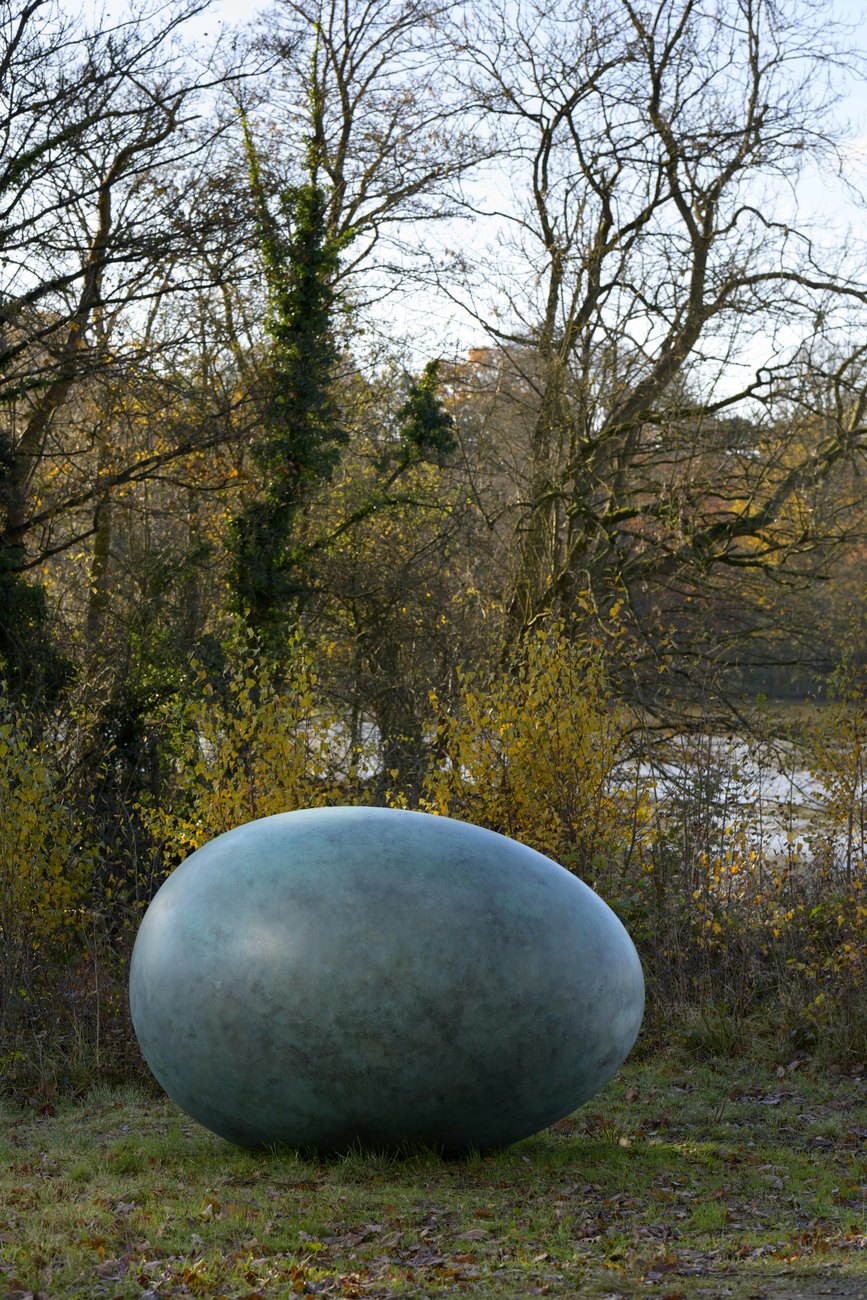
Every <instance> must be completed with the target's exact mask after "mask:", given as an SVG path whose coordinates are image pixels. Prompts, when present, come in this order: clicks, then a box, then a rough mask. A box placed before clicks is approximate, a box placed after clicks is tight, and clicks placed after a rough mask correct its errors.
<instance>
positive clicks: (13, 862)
mask: <svg viewBox="0 0 867 1300" xmlns="http://www.w3.org/2000/svg"><path fill="white" fill-rule="evenodd" d="M96 860H97V850H96V848H95V846H94V845H93V843H92V842H91V841H90V839H89V837H88V834H87V831H86V828H85V826H84V825H83V822H82V819H81V818H80V817H79V815H78V813H77V812H76V810H75V808H74V807H73V805H72V804H71V802H70V801H69V800H67V798H66V794H65V789H64V778H63V774H62V772H61V770H60V768H59V766H58V763H57V760H56V758H55V755H54V754H53V752H52V745H51V743H50V742H49V741H48V740H44V739H39V738H37V737H36V736H35V735H34V733H33V730H32V727H31V725H30V723H29V721H28V719H27V718H26V717H25V716H24V715H23V714H21V713H19V712H17V711H16V710H14V709H12V708H11V707H9V706H6V705H4V704H0V948H2V949H3V952H4V956H5V957H6V959H7V960H9V959H10V958H11V955H12V953H13V952H14V951H18V952H21V951H22V949H23V948H27V949H28V950H36V949H38V948H40V946H41V945H43V944H45V943H46V942H47V941H48V940H51V939H52V938H57V937H60V936H61V935H62V933H63V932H64V931H67V930H69V929H71V928H72V927H73V926H75V925H77V924H78V923H79V921H80V909H81V908H82V907H83V906H84V904H85V899H86V896H87V889H88V885H89V882H90V879H91V876H92V873H93V869H94V866H95V863H96Z"/></svg>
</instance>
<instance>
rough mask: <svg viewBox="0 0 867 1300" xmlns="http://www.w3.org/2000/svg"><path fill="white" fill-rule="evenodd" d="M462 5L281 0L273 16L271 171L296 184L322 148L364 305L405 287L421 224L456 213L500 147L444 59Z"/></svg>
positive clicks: (278, 184)
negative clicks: (315, 109)
mask: <svg viewBox="0 0 867 1300" xmlns="http://www.w3.org/2000/svg"><path fill="white" fill-rule="evenodd" d="M455 9H456V5H455V2H454V0H422V2H421V3H412V4H404V3H400V2H399V0H365V3H362V4H358V3H355V0H279V3H278V4H277V5H276V6H275V8H274V9H273V10H271V11H270V12H269V13H268V14H267V15H266V16H265V18H264V19H263V20H262V28H261V35H260V39H259V45H260V47H261V48H263V49H264V50H265V51H266V52H267V53H268V54H270V55H271V56H272V57H273V59H274V65H273V67H272V68H271V69H270V71H269V73H268V77H267V88H266V90H265V92H264V94H263V98H262V104H261V110H262V118H263V121H264V123H265V124H266V125H267V128H268V130H267V136H265V135H262V137H261V139H258V138H257V146H258V148H259V151H260V153H261V154H262V156H263V164H264V167H265V174H266V178H267V179H269V180H270V184H271V186H272V188H273V189H274V191H275V192H283V191H285V190H286V187H287V185H291V184H292V183H293V182H295V181H296V180H297V178H298V175H299V171H300V168H301V165H302V162H303V158H304V156H305V146H306V144H307V143H309V144H311V145H312V146H313V147H314V149H315V151H316V156H317V158H318V159H319V160H320V165H321V168H322V175H323V180H324V181H325V183H326V184H327V188H328V196H329V210H328V231H329V236H330V238H331V239H335V240H336V239H343V240H344V241H346V240H347V238H348V237H351V243H349V245H348V251H347V252H346V253H345V255H344V257H343V258H342V260H341V268H340V274H339V279H340V281H341V282H343V284H344V285H345V286H346V285H348V284H349V283H352V284H354V286H355V289H354V296H355V301H356V304H357V303H358V302H359V301H362V300H364V299H366V298H373V299H377V298H378V297H379V296H380V295H381V294H383V293H387V292H391V291H393V290H394V289H395V288H398V287H400V286H401V284H403V283H405V280H406V277H407V271H408V267H409V266H410V265H411V264H412V263H413V261H414V260H415V258H416V257H417V253H418V247H417V241H418V228H417V227H416V226H414V224H413V223H416V222H427V221H429V220H431V219H435V218H439V217H443V216H447V215H449V214H450V213H453V212H454V211H455V210H456V203H455V196H456V186H457V183H458V182H459V180H460V178H461V177H462V176H464V175H465V173H466V172H467V171H468V170H469V169H470V168H471V167H473V166H474V165H475V164H477V163H478V162H479V160H480V159H481V158H482V157H483V156H485V154H486V153H487V152H488V151H489V147H488V146H487V145H486V144H485V143H484V142H483V141H482V139H481V137H480V136H479V135H478V134H477V133H475V132H474V131H472V130H471V127H470V124H469V121H468V118H467V114H466V94H465V92H464V90H463V88H462V87H461V85H460V83H459V82H458V80H457V79H456V78H454V77H453V76H452V75H451V71H450V65H449V63H448V61H447V60H446V59H444V55H445V54H446V53H447V48H448V47H447V43H446V40H445V34H444V28H445V23H446V20H447V19H448V17H449V15H450V14H451V13H452V11H454V10H455ZM314 102H315V103H316V104H317V105H318V106H320V108H321V112H319V113H318V114H317V115H315V120H314V115H313V114H312V113H311V111H310V105H311V103H314ZM362 270H364V271H366V272H367V279H366V287H365V289H364V290H362V289H361V288H360V285H359V274H360V272H361V271H362Z"/></svg>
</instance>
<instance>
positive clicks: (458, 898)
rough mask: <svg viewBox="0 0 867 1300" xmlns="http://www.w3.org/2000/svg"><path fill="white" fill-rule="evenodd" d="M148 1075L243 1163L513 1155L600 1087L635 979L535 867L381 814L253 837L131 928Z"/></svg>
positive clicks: (437, 821) (630, 962) (609, 939)
mask: <svg viewBox="0 0 867 1300" xmlns="http://www.w3.org/2000/svg"><path fill="white" fill-rule="evenodd" d="M130 1005H131V1009H132V1018H133V1023H134V1025H135V1031H136V1034H137V1036H138V1040H139V1043H140V1045H141V1049H142V1052H143V1054H144V1057H145V1060H146V1061H147V1063H148V1065H149V1066H150V1068H151V1069H152V1070H153V1072H154V1074H155V1075H156V1077H157V1079H158V1080H159V1081H160V1083H161V1084H162V1086H163V1087H164V1088H165V1090H166V1092H167V1093H168V1094H169V1096H170V1097H171V1098H172V1099H173V1100H174V1101H175V1102H177V1104H178V1105H179V1106H181V1107H182V1108H183V1109H184V1110H185V1111H187V1113H188V1114H190V1115H192V1116H193V1117H194V1118H195V1119H197V1120H199V1121H200V1122H201V1123H202V1124H204V1125H206V1126H207V1127H208V1128H209V1129H212V1130H213V1131H214V1132H215V1133H219V1134H220V1135H221V1136H222V1137H225V1138H228V1139H229V1140H230V1141H232V1142H237V1143H240V1144H241V1145H242V1146H259V1145H262V1144H272V1143H286V1144H288V1145H289V1146H292V1147H296V1146H302V1147H303V1146H313V1147H317V1148H319V1149H321V1150H341V1149H344V1148H346V1147H348V1146H349V1145H351V1144H352V1143H355V1142H360V1143H362V1144H365V1145H368V1144H369V1145H373V1146H385V1147H393V1146H396V1145H398V1144H401V1143H405V1142H410V1143H415V1142H423V1143H427V1144H431V1145H434V1146H436V1147H439V1148H444V1149H447V1150H460V1149H464V1148H466V1147H469V1146H477V1147H487V1146H494V1145H500V1144H504V1143H508V1142H514V1141H516V1140H517V1139H518V1138H522V1137H526V1136H527V1135H529V1134H531V1133H535V1132H537V1131H538V1130H539V1129H541V1128H544V1127H545V1126H546V1125H548V1124H551V1123H552V1122H553V1121H554V1120H557V1119H560V1118H562V1117H563V1116H564V1115H567V1114H569V1113H570V1112H571V1111H573V1110H574V1109H575V1107H576V1106H578V1105H580V1104H581V1102H583V1101H586V1099H587V1098H588V1097H590V1096H591V1095H592V1094H593V1093H595V1092H596V1091H597V1090H598V1089H599V1088H600V1087H601V1086H602V1085H603V1084H604V1083H605V1081H606V1080H607V1079H608V1078H610V1076H611V1075H612V1074H613V1073H614V1072H615V1071H616V1070H617V1068H618V1067H619V1066H620V1064H621V1063H622V1061H623V1060H624V1058H625V1057H626V1055H627V1054H628V1052H629V1050H630V1048H631V1047H632V1044H633V1042H634V1041H635V1037H636V1035H637V1033H638V1029H639V1026H640V1024H641V1017H642V1014H643V1009H644V981H643V979H642V974H641V965H640V963H639V960H638V956H637V954H636V951H635V948H634V947H633V945H632V941H631V940H630V938H629V936H628V934H627V933H626V931H625V930H624V928H623V926H622V925H621V923H620V921H618V919H617V917H616V916H615V915H614V913H613V912H612V911H611V910H610V908H609V907H608V906H607V905H606V904H605V903H604V902H603V901H602V899H601V898H599V897H598V895H597V894H595V893H594V892H593V891H592V890H591V889H589V888H588V887H587V886H586V885H584V884H582V882H581V881H580V880H578V879H576V877H575V876H572V875H570V874H569V872H568V871H566V870H564V869H563V868H562V867H560V866H557V864H556V863H554V862H552V861H550V859H548V858H546V857H543V856H542V854H541V853H537V852H535V850H533V849H529V848H527V847H526V846H525V845H522V844H519V843H517V842H516V841H515V840H511V839H507V838H506V837H505V836H503V835H497V834H495V833H494V832H493V831H488V830H483V829H481V828H480V827H478V826H470V825H468V824H466V823H464V822H459V821H453V820H451V819H450V818H447V817H431V816H429V815H427V814H425V813H415V812H403V811H396V810H393V809H383V808H316V809H308V810H304V811H301V812H291V813H282V814H280V815H278V816H276V817H266V818H263V819H262V820H261V821H254V822H250V823H248V824H247V825H245V826H240V827H238V828H237V829H236V830H233V831H229V832H228V833H227V834H225V835H220V836H219V837H218V838H217V839H215V840H212V841H211V842H210V843H209V844H206V845H205V846H204V847H203V848H201V849H199V850H198V851H197V852H196V853H194V854H193V855H192V856H191V857H190V858H188V859H187V861H186V862H184V863H183V864H182V866H180V867H179V868H178V869H177V870H176V871H175V872H174V873H173V874H172V875H171V876H170V877H169V879H168V880H167V881H166V882H165V884H164V885H163V886H162V888H161V889H160V890H159V892H158V893H157V895H156V897H155V898H154V900H153V902H152V903H151V905H150V907H149V908H148V911H147V913H146V915H145V917H144V920H143V922H142V925H141V929H140V931H139V934H138V937H137V939H136V944H135V950H134V952H133V958H132V970H131V974H130Z"/></svg>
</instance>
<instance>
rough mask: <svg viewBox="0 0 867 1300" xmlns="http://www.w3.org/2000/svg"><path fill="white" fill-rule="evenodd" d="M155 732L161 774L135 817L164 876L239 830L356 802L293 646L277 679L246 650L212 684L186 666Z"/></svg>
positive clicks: (298, 644)
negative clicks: (276, 816) (166, 759)
mask: <svg viewBox="0 0 867 1300" xmlns="http://www.w3.org/2000/svg"><path fill="white" fill-rule="evenodd" d="M163 729H164V739H165V741H166V747H167V751H168V753H169V754H170V755H171V759H170V773H169V776H168V780H167V782H166V783H165V789H164V793H163V796H162V798H161V800H160V802H159V804H153V805H149V806H146V807H144V808H143V809H142V814H143V817H144V819H145V822H146V824H147V825H148V827H149V828H150V831H151V833H152V835H153V837H154V841H155V843H156V845H157V846H158V848H159V849H160V850H161V851H162V852H163V853H164V854H165V855H166V862H165V865H166V866H167V867H170V866H171V865H172V864H173V863H174V862H176V861H178V860H179V859H181V858H183V857H186V856H188V855H189V854H190V853H192V852H193V851H194V850H195V849H197V848H199V847H201V845H203V844H205V843H207V841H208V840H211V839H213V837H214V836H216V835H220V834H222V833H223V832H224V831H228V830H231V829H233V828H234V827H235V826H239V825H241V824H242V823H243V822H248V821H252V820H254V819H255V818H258V817H267V816H270V815H271V814H272V813H278V812H288V811H291V810H292V809H295V808H310V807H321V806H322V805H325V804H333V803H347V802H358V800H359V799H360V798H361V797H362V795H361V791H360V787H359V786H358V783H357V780H356V776H357V769H356V760H357V757H358V756H357V755H353V754H351V753H347V752H346V751H347V746H346V741H345V730H344V728H343V727H342V726H341V720H340V718H339V717H338V716H337V714H336V712H335V711H334V710H332V709H330V708H329V707H328V705H327V704H326V703H325V702H324V701H323V699H322V698H321V696H320V694H319V692H318V683H317V676H316V672H315V670H314V668H313V664H312V661H311V659H310V657H309V655H308V653H307V652H306V650H305V648H304V645H303V642H302V641H301V639H300V637H296V638H295V639H294V640H293V641H292V642H291V643H290V644H289V646H288V647H287V656H286V659H285V661H284V663H282V664H281V665H280V667H279V669H278V668H277V666H275V665H274V664H273V663H271V662H269V661H268V660H267V659H265V658H263V657H262V656H261V655H260V654H259V653H258V652H257V651H256V649H255V647H253V646H251V647H248V649H247V651H246V652H245V653H243V654H242V655H241V656H240V657H239V658H238V659H237V660H236V662H235V664H234V666H232V667H230V668H229V669H228V670H227V671H226V673H225V675H224V676H223V677H221V678H220V679H219V680H218V681H214V680H212V679H211V677H210V676H209V674H208V672H207V671H206V670H205V668H204V667H202V666H201V665H196V664H194V665H193V670H192V677H191V683H190V687H189V689H188V691H187V695H186V698H185V699H178V700H176V701H174V702H173V704H172V706H171V709H170V711H168V712H167V713H166V715H165V717H164V721H163Z"/></svg>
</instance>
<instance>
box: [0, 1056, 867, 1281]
mask: <svg viewBox="0 0 867 1300" xmlns="http://www.w3.org/2000/svg"><path fill="white" fill-rule="evenodd" d="M864 1094H865V1079H864V1074H863V1071H859V1070H858V1069H855V1070H853V1071H851V1072H849V1073H847V1074H840V1073H837V1074H833V1073H824V1072H820V1071H819V1070H817V1069H814V1068H813V1067H811V1066H810V1065H809V1064H808V1063H806V1062H804V1063H797V1062H796V1063H790V1064H789V1065H788V1066H787V1067H783V1066H780V1067H778V1068H777V1069H775V1068H774V1067H773V1066H770V1067H769V1066H759V1065H753V1064H745V1063H743V1062H732V1061H713V1062H701V1063H698V1062H696V1061H691V1060H689V1059H687V1058H683V1057H676V1056H673V1055H671V1056H666V1057H655V1058H653V1059H651V1060H646V1061H638V1062H634V1063H631V1064H629V1065H628V1066H627V1067H626V1068H624V1070H623V1071H622V1072H621V1074H620V1076H619V1077H618V1079H617V1080H615V1081H614V1082H612V1083H611V1084H609V1085H608V1087H607V1088H606V1089H605V1090H604V1091H603V1093H602V1094H601V1095H600V1096H599V1097H597V1098H595V1099H594V1100H593V1101H592V1102H590V1103H589V1104H588V1105H587V1106H585V1107H584V1108H582V1109H581V1110H580V1111H579V1112H577V1113H576V1114H575V1115H574V1116H573V1117H571V1118H570V1119H568V1120H564V1121H562V1122H561V1123H559V1124H557V1125H555V1127H554V1128H553V1129H552V1130H548V1131H547V1132H545V1133H543V1134H540V1135H538V1136H537V1137H534V1138H531V1139H529V1140H527V1141H525V1142H522V1143H520V1144H518V1145H516V1146H514V1147H512V1148H510V1149H509V1150H507V1151H505V1152H502V1153H498V1154H496V1155H490V1154H485V1155H479V1154H475V1155H472V1156H470V1157H469V1158H466V1159H462V1160H446V1161H444V1160H441V1159H439V1158H438V1157H437V1156H436V1155H434V1154H431V1153H415V1154H412V1155H410V1156H407V1157H406V1158H404V1159H401V1160H397V1159H386V1158H383V1157H375V1156H370V1155H364V1154H351V1155H349V1156H347V1157H344V1158H342V1159H339V1160H331V1161H328V1162H320V1161H308V1160H303V1159H300V1158H298V1157H297V1156H296V1155H295V1154H293V1153H286V1152H282V1153H276V1154H275V1153H268V1152H264V1153H250V1152H245V1151H241V1150H238V1149H236V1148H234V1147H231V1146H229V1145H227V1144H226V1143H224V1142H222V1141H221V1140H220V1139H218V1138H216V1137H213V1136H212V1135H211V1134H210V1133H208V1132H206V1131H205V1130H204V1129H201V1128H200V1127H199V1126H198V1125H196V1124H194V1123H193V1122H192V1121H190V1120H188V1119H187V1118H186V1116H184V1115H182V1114H181V1113H180V1112H179V1111H177V1110H176V1109H175V1108H174V1107H173V1106H172V1105H171V1104H169V1103H168V1102H163V1101H155V1100H154V1099H152V1098H149V1097H147V1096H145V1095H143V1094H136V1093H130V1092H122V1093H110V1092H94V1093H92V1094H91V1095H90V1096H89V1097H88V1098H86V1099H85V1100H83V1101H81V1102H69V1103H62V1104H58V1105H57V1107H56V1110H55V1111H53V1112H52V1110H51V1108H50V1107H43V1108H42V1113H39V1110H38V1109H37V1108H29V1109H23V1110H21V1109H15V1108H7V1110H6V1111H5V1113H4V1116H3V1118H4V1124H3V1136H2V1137H0V1297H2V1298H3V1300H6V1298H7V1297H18V1300H24V1297H25V1296H28V1295H33V1296H36V1297H43V1298H45V1300H66V1298H67V1297H69V1298H71V1297H94V1298H96V1300H100V1298H103V1297H104V1298H105V1300H114V1297H124V1298H126V1297H138V1298H139V1300H156V1298H157V1297H170V1296H172V1297H173V1296H202V1297H230V1298H231V1300H240V1298H241V1297H244V1298H245V1300H253V1298H254V1297H278V1296H290V1295H295V1294H300V1295H305V1294H306V1295H322V1296H341V1297H363V1296H370V1297H385V1296H417V1297H424V1296H438V1295H443V1294H450V1293H455V1294H457V1293H461V1292H463V1293H467V1294H470V1295H482V1296H527V1295H579V1296H585V1295H586V1296H608V1297H618V1296H632V1295H635V1294H640V1295H651V1296H658V1297H660V1300H681V1298H683V1297H698V1296H704V1297H724V1296H725V1297H729V1296H733V1297H744V1298H746V1297H760V1296H768V1297H774V1298H775V1300H777V1298H779V1300H783V1297H785V1298H786V1300H790V1298H792V1297H819V1296H831V1297H834V1296H837V1297H842V1296H847V1297H853V1298H854V1297H861V1300H863V1298H864V1297H865V1296H867V1199H865V1198H867V1186H865V1184H867V1169H865V1163H864V1156H865V1141H867V1111H865V1095H864Z"/></svg>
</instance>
